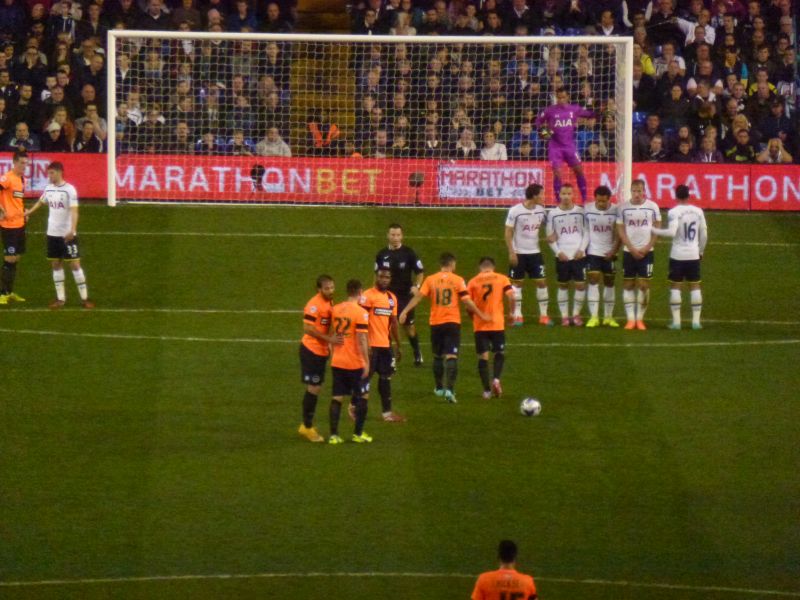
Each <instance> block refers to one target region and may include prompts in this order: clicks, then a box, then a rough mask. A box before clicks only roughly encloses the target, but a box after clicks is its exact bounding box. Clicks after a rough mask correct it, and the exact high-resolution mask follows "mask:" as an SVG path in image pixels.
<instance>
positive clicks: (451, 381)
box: [398, 252, 489, 404]
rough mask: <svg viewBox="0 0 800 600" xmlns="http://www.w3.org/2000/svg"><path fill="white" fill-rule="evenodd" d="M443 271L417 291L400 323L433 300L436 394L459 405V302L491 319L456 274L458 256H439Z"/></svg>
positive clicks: (432, 325)
mask: <svg viewBox="0 0 800 600" xmlns="http://www.w3.org/2000/svg"><path fill="white" fill-rule="evenodd" d="M439 266H440V268H441V270H440V271H439V272H438V273H434V274H433V275H429V276H428V277H426V278H425V281H424V282H422V287H420V288H419V289H418V290H416V289H415V290H414V297H413V298H411V300H410V301H409V303H408V304H407V305H406V307H405V308H404V309H403V312H402V313H400V316H399V317H398V320H399V321H400V324H401V325H402V324H403V323H405V322H406V318H407V316H408V313H409V312H410V311H412V310H414V307H415V306H416V305H417V304H419V303H420V301H421V300H422V298H423V297H425V296H427V297H428V298H429V299H430V301H431V316H430V320H429V323H430V326H431V347H432V348H433V378H434V380H435V382H436V388H435V389H434V393H435V394H436V395H437V396H444V398H445V399H446V400H447V401H448V402H450V403H453V404H455V402H456V396H455V393H454V391H453V388H454V386H455V383H456V376H457V375H458V347H459V346H460V344H461V310H460V309H459V305H458V302H459V300H460V301H461V302H463V303H464V305H466V307H467V310H468V311H469V312H471V313H473V314H476V315H477V316H478V318H480V319H483V320H485V321H488V320H489V317H487V316H486V315H485V314H484V313H483V312H482V311H481V310H480V309H479V308H478V307H477V306H475V303H474V302H473V301H472V300H471V299H470V297H469V292H468V291H467V284H466V283H464V279H463V278H462V277H459V276H458V275H456V274H455V272H454V271H455V269H456V257H455V256H453V255H452V254H450V253H449V252H445V253H444V254H442V255H441V256H440V257H439Z"/></svg>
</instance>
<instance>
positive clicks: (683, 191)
mask: <svg viewBox="0 0 800 600" xmlns="http://www.w3.org/2000/svg"><path fill="white" fill-rule="evenodd" d="M675 198H677V199H678V200H688V199H689V186H688V185H679V186H678V187H676V188H675Z"/></svg>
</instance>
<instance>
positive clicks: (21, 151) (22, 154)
mask: <svg viewBox="0 0 800 600" xmlns="http://www.w3.org/2000/svg"><path fill="white" fill-rule="evenodd" d="M22 158H28V151H27V150H25V148H17V149H16V150H14V156H13V157H12V159H11V160H13V161H14V162H17V161H18V160H20V159H22Z"/></svg>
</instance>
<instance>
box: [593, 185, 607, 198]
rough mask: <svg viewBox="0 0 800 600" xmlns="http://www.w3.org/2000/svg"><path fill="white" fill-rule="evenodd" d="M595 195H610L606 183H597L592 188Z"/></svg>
mask: <svg viewBox="0 0 800 600" xmlns="http://www.w3.org/2000/svg"><path fill="white" fill-rule="evenodd" d="M594 195H595V196H611V190H610V189H609V187H608V186H607V185H598V186H597V187H596V188H595V189H594Z"/></svg>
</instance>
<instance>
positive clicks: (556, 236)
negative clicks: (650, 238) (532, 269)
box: [547, 183, 589, 327]
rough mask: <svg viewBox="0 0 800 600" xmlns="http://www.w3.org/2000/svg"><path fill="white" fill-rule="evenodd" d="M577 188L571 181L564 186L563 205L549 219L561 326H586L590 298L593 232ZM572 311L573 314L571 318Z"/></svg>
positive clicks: (561, 199) (548, 231) (561, 192)
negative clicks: (589, 258)
mask: <svg viewBox="0 0 800 600" xmlns="http://www.w3.org/2000/svg"><path fill="white" fill-rule="evenodd" d="M572 196H573V189H572V186H571V185H570V184H568V183H565V184H563V185H562V186H561V191H560V192H559V200H560V202H559V204H558V206H556V207H555V208H554V209H553V210H551V211H550V215H549V216H548V218H547V241H548V242H549V243H550V249H551V250H552V251H553V254H555V256H556V274H557V276H558V277H557V278H558V308H559V310H560V311H561V325H563V326H564V327H569V326H570V324H572V325H575V326H576V327H580V326H582V325H583V319H581V309H582V308H583V302H584V300H585V299H586V246H587V245H588V243H589V232H588V231H587V229H586V220H585V218H584V214H583V207H582V206H576V205H575V204H574V203H573V201H572ZM570 282H574V285H575V292H574V294H573V298H572V313H570V311H569V284H570ZM570 314H571V315H572V316H571V318H570Z"/></svg>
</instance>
